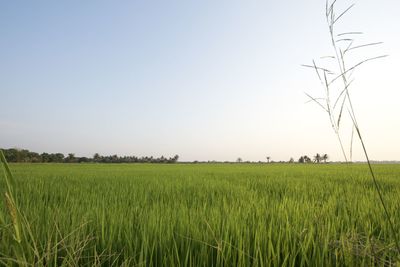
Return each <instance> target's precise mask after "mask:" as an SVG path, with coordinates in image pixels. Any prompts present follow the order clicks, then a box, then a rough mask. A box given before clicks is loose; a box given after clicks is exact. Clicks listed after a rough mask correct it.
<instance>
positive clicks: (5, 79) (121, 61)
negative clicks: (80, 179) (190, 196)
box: [0, 0, 400, 160]
mask: <svg viewBox="0 0 400 267" xmlns="http://www.w3.org/2000/svg"><path fill="white" fill-rule="evenodd" d="M338 2H339V4H340V5H339V9H343V8H344V7H345V6H347V5H348V4H350V3H351V2H349V1H343V0H338ZM355 3H356V5H355V7H354V8H353V9H352V11H351V13H349V14H348V15H347V16H346V17H344V18H343V23H341V25H339V26H338V27H341V28H343V29H345V30H348V31H362V32H364V36H363V37H361V38H364V39H362V40H363V41H364V40H365V41H366V42H375V41H383V42H384V44H383V45H382V46H380V47H379V48H376V50H374V51H373V53H375V51H377V53H378V54H389V55H390V56H389V57H388V58H385V59H383V60H380V61H375V62H373V63H371V64H368V65H365V66H363V67H362V68H361V69H360V70H359V71H358V72H357V73H356V81H355V83H354V87H353V88H352V89H351V90H352V95H353V102H354V106H355V110H356V113H357V116H358V120H359V124H360V126H361V130H362V131H363V133H364V138H365V141H366V145H367V149H368V150H369V153H370V157H371V158H372V159H376V160H385V159H386V160H400V141H399V137H400V123H399V122H400V119H399V118H400V105H399V101H400V88H399V87H400V86H399V85H400V82H399V79H400V75H399V74H398V71H399V70H400V34H399V32H400V16H398V10H400V2H399V1H393V0H382V1H372V0H363V1H356V2H355ZM324 8H325V1H323V0H322V1H321V0H319V1H316V0H314V1H294V0H291V1H235V0H233V1H232V0H229V1H228V0H225V1H211V0H205V1H175V0H171V1H1V2H0V36H1V37H0V38H1V42H0V73H1V74H0V99H1V109H0V147H3V148H9V147H18V148H27V149H29V150H33V151H37V152H44V151H46V152H62V153H70V152H73V153H75V154H76V155H82V156H83V155H85V156H89V155H93V154H94V153H96V152H98V153H100V154H103V155H110V154H119V155H137V156H144V155H153V156H161V155H164V156H172V155H174V154H179V155H180V159H181V160H235V159H236V158H237V157H241V158H243V159H244V160H265V157H266V156H270V157H271V158H272V159H273V160H288V159H289V158H290V157H294V158H295V159H297V158H298V157H300V155H303V154H307V155H313V154H315V153H317V152H319V153H327V154H329V155H330V157H331V159H332V160H342V159H343V158H342V156H341V152H340V148H339V146H338V143H337V141H336V139H335V136H334V134H333V131H332V129H331V128H330V124H329V120H328V118H327V115H326V114H325V113H323V112H322V111H321V110H320V109H319V108H318V107H317V106H316V105H315V104H313V103H309V104H305V102H306V101H307V97H306V96H305V94H304V92H309V93H311V94H313V95H315V96H319V95H322V90H321V89H320V87H319V84H318V82H317V80H316V76H315V73H313V72H312V70H309V69H305V68H302V67H301V66H300V65H301V64H308V63H310V62H311V60H312V59H313V58H315V59H318V58H319V57H320V56H323V55H326V54H329V53H330V52H331V47H330V46H329V35H328V31H327V26H326V23H325V17H324ZM373 55H375V54H373ZM347 137H348V138H347ZM349 139H350V136H345V142H346V144H348V140H349ZM354 149H355V151H354V155H355V156H354V159H356V160H362V159H363V158H362V155H361V153H360V152H361V150H360V147H359V146H358V145H356V146H355V147H354Z"/></svg>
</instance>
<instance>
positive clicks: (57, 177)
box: [0, 164, 400, 266]
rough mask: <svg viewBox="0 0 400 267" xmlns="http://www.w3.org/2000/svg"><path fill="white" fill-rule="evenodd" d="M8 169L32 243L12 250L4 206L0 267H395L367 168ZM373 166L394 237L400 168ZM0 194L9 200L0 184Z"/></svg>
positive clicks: (22, 166) (62, 166) (70, 166)
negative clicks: (15, 266)
mask: <svg viewBox="0 0 400 267" xmlns="http://www.w3.org/2000/svg"><path fill="white" fill-rule="evenodd" d="M10 168H11V170H12V171H13V174H14V179H15V182H16V188H15V198H16V202H17V205H18V206H19V209H20V211H21V213H22V214H23V215H24V216H25V217H26V220H25V221H26V222H27V225H26V226H25V232H27V231H28V230H29V231H30V232H31V233H32V236H29V237H27V238H26V239H27V240H26V242H25V243H23V244H20V245H19V246H20V250H16V249H14V248H15V244H14V243H15V242H16V241H15V240H14V238H13V235H12V224H11V218H10V216H8V215H7V214H8V213H7V211H6V206H5V204H4V203H5V202H3V204H2V205H1V207H0V210H1V213H2V214H3V215H2V217H3V218H4V219H3V220H4V221H3V222H2V224H1V228H0V253H1V255H0V257H1V262H0V263H1V264H4V265H11V264H12V263H13V262H14V261H13V260H20V262H19V264H20V265H21V264H22V263H23V262H22V261H24V262H26V263H27V264H26V265H29V264H28V263H35V262H36V263H37V265H65V266H71V265H72V266H74V265H75V266H93V265H103V266H109V265H118V266H119V265H127V266H135V265H140V266H281V265H282V266H371V265H378V266H388V265H391V264H393V265H395V264H396V257H397V254H398V253H396V252H395V249H394V244H393V241H394V240H393V237H392V236H391V232H390V229H389V225H388V223H387V220H386V219H385V215H384V213H383V210H382V208H381V206H380V203H379V200H378V196H377V193H376V191H375V189H374V185H373V182H372V181H371V178H370V176H369V172H368V168H367V166H366V165H356V164H351V165H336V164H319V165H316V164H310V165H298V164H288V165H281V164H171V165H168V164H165V165H163V164H153V165H151V164H132V165H124V164H115V165H114V164H107V165H102V164H11V165H10ZM374 168H375V169H376V174H377V176H378V177H379V179H380V184H381V187H382V191H383V195H384V197H385V201H386V203H387V206H388V209H389V211H390V214H391V215H392V216H393V218H394V227H395V229H396V231H397V232H399V230H400V220H399V219H400V209H399V204H398V203H400V180H399V174H400V165H376V166H374ZM0 188H2V190H3V191H5V188H6V184H5V181H4V179H1V180H0ZM2 196H4V192H2ZM26 229H28V230H26ZM13 244H14V245H13ZM33 244H34V245H33ZM34 247H36V248H34ZM30 250H31V251H35V252H31V251H30ZM21 259H23V260H21ZM15 264H17V263H15Z"/></svg>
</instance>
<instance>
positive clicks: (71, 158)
mask: <svg viewBox="0 0 400 267" xmlns="http://www.w3.org/2000/svg"><path fill="white" fill-rule="evenodd" d="M2 151H3V153H4V156H5V157H6V159H7V161H8V162H26V163H90V162H93V163H175V162H177V161H178V159H179V156H178V155H175V156H173V157H169V158H167V157H164V156H161V157H158V158H157V157H152V156H150V157H148V156H145V157H137V156H118V155H110V156H102V155H100V154H99V153H96V154H94V155H93V157H76V156H75V154H73V153H69V154H68V155H67V156H65V155H64V154H62V153H41V154H39V153H37V152H32V151H29V150H27V149H16V148H10V149H2Z"/></svg>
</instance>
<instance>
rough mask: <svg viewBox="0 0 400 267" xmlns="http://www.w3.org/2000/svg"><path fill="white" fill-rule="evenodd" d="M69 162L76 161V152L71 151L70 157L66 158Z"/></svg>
mask: <svg viewBox="0 0 400 267" xmlns="http://www.w3.org/2000/svg"><path fill="white" fill-rule="evenodd" d="M66 161H67V162H74V161H75V154H74V153H69V154H68V157H67V158H66Z"/></svg>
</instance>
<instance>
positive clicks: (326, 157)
mask: <svg viewBox="0 0 400 267" xmlns="http://www.w3.org/2000/svg"><path fill="white" fill-rule="evenodd" d="M328 159H329V156H328V154H323V155H322V160H323V161H324V162H325V163H326V161H327V160H328Z"/></svg>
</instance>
